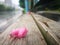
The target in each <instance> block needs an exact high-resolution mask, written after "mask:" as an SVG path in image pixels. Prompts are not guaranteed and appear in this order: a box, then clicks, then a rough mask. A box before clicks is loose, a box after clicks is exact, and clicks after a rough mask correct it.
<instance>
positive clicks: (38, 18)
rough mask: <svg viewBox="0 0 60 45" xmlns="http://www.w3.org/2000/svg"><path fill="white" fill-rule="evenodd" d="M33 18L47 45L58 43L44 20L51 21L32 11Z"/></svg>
mask: <svg viewBox="0 0 60 45" xmlns="http://www.w3.org/2000/svg"><path fill="white" fill-rule="evenodd" d="M32 17H33V19H34V20H35V21H36V24H37V26H38V27H39V29H40V31H41V32H42V34H43V36H44V38H45V39H46V42H47V43H48V45H60V42H59V39H58V37H57V36H56V35H55V33H53V31H52V30H51V29H50V28H49V25H47V24H46V23H45V22H49V21H52V20H50V19H48V18H45V17H43V16H41V15H37V14H34V13H32Z"/></svg>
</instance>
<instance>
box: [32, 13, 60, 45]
mask: <svg viewBox="0 0 60 45" xmlns="http://www.w3.org/2000/svg"><path fill="white" fill-rule="evenodd" d="M32 16H33V17H34V19H35V21H36V23H38V26H39V27H41V28H43V29H44V30H45V31H47V32H48V33H46V35H47V34H50V33H51V34H50V36H52V37H51V38H54V39H55V40H54V41H56V42H57V43H60V25H59V23H58V22H56V21H53V20H51V19H48V18H46V17H44V16H42V15H38V14H34V13H32ZM42 32H43V33H44V34H45V32H44V31H42ZM46 35H45V37H46ZM47 37H48V36H47ZM47 37H46V38H47ZM48 40H49V37H48ZM54 41H53V39H52V42H53V44H54ZM55 45H57V44H55Z"/></svg>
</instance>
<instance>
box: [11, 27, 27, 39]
mask: <svg viewBox="0 0 60 45" xmlns="http://www.w3.org/2000/svg"><path fill="white" fill-rule="evenodd" d="M27 32H28V30H27V29H26V28H25V27H22V28H18V29H16V30H12V31H11V33H10V36H11V37H14V38H23V37H25V36H26V35H27Z"/></svg>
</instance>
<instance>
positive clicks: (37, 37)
mask: <svg viewBox="0 0 60 45" xmlns="http://www.w3.org/2000/svg"><path fill="white" fill-rule="evenodd" d="M24 26H25V27H26V28H27V29H28V34H27V36H26V37H25V38H21V39H17V38H16V39H15V38H10V35H9V34H10V32H11V31H12V30H13V29H16V28H20V27H24ZM0 45H47V44H46V42H45V40H44V38H43V36H42V34H41V32H40V31H39V28H38V27H37V26H36V24H35V22H34V20H33V18H32V17H31V16H30V15H23V16H21V17H20V18H19V19H18V20H17V22H15V23H14V24H12V25H11V26H10V27H8V28H7V29H6V30H5V31H4V32H3V33H2V34H1V35H0Z"/></svg>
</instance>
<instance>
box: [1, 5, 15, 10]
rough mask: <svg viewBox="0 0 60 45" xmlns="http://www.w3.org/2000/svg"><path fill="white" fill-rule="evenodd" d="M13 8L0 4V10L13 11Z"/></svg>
mask: <svg viewBox="0 0 60 45" xmlns="http://www.w3.org/2000/svg"><path fill="white" fill-rule="evenodd" d="M13 10H14V8H12V7H9V6H5V5H3V4H0V11H13Z"/></svg>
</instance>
